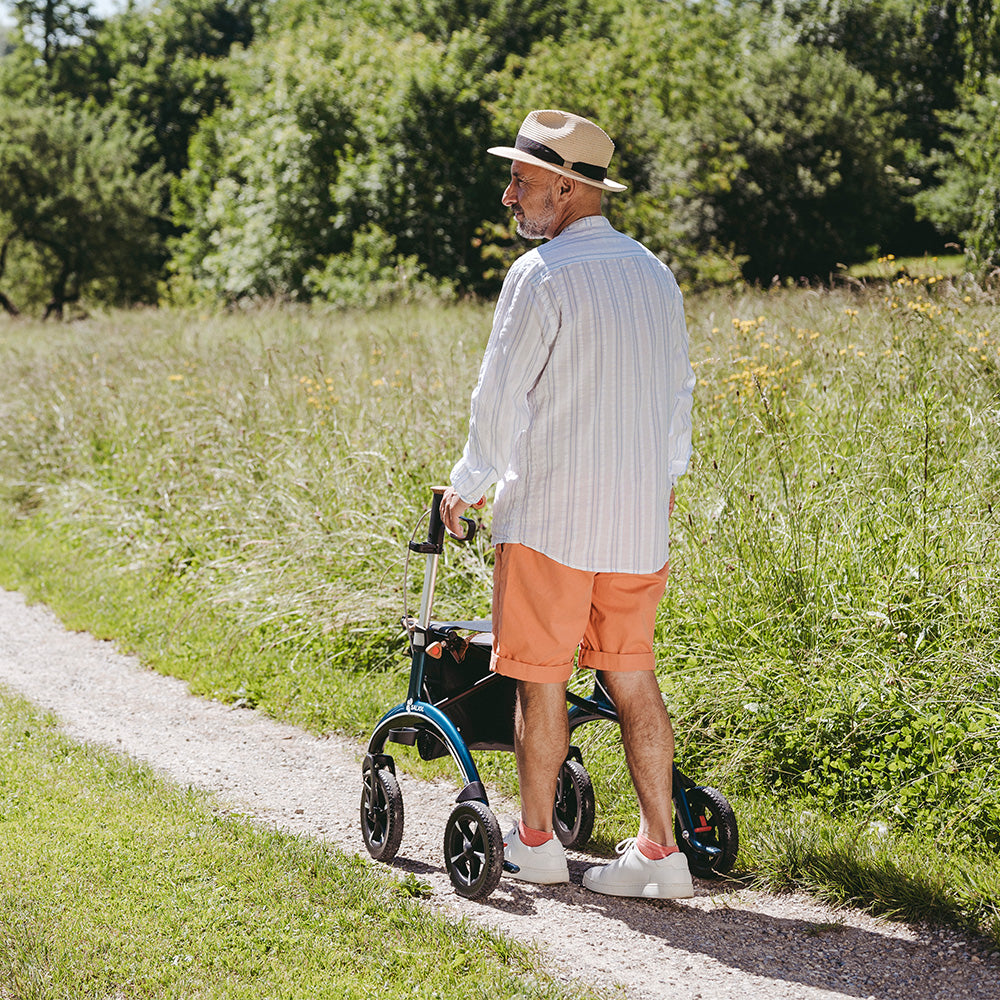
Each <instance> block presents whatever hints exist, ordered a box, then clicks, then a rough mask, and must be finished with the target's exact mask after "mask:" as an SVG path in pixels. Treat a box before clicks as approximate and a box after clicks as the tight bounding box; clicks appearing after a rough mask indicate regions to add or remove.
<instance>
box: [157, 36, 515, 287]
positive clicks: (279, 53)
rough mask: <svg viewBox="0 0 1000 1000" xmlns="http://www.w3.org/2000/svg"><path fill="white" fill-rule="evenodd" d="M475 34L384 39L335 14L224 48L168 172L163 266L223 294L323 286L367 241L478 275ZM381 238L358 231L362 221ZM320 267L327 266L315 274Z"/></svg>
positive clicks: (453, 273)
mask: <svg viewBox="0 0 1000 1000" xmlns="http://www.w3.org/2000/svg"><path fill="white" fill-rule="evenodd" d="M482 48H483V46H482V39H480V38H479V36H477V35H470V34H468V33H461V32H460V33H459V34H458V35H456V36H455V37H454V38H453V39H452V40H451V42H450V43H449V44H447V45H445V44H444V43H441V42H431V41H429V40H428V39H426V38H424V37H421V36H414V37H413V38H407V39H404V40H402V41H395V40H394V39H393V38H392V36H391V35H386V34H385V33H383V32H380V31H376V30H374V29H371V28H367V27H361V28H356V29H355V30H354V31H353V32H352V33H351V34H350V36H349V37H346V38H345V37H344V32H343V25H342V23H341V22H340V21H339V20H337V19H330V20H326V21H323V20H322V19H320V20H318V21H313V22H312V23H310V24H302V25H301V26H299V27H297V28H296V29H295V30H294V31H291V32H285V33H284V34H280V35H276V36H275V37H274V38H272V39H270V40H268V41H267V42H265V43H262V44H260V45H258V46H255V47H254V49H253V51H250V52H247V53H246V54H245V55H242V56H239V57H234V58H233V59H232V60H231V61H230V82H229V85H230V87H231V88H232V93H233V96H234V100H233V104H232V106H231V107H226V108H221V109H220V110H219V111H218V112H217V113H216V114H215V115H213V116H212V117H211V118H209V119H206V121H205V122H204V123H203V126H202V128H201V129H200V130H199V132H198V133H197V134H196V136H195V137H194V140H193V141H192V144H191V163H190V168H189V169H188V170H187V171H186V172H185V174H184V175H183V177H182V178H181V180H180V182H179V183H178V184H177V185H176V186H175V212H176V221H177V224H178V226H179V227H180V228H182V229H184V230H186V232H185V233H184V235H183V236H181V238H180V239H179V240H177V241H176V242H175V243H174V248H175V256H174V260H173V262H172V267H173V268H174V270H175V271H176V272H178V274H183V273H185V272H186V273H189V274H190V275H191V276H192V277H193V279H194V283H195V285H196V286H198V287H200V288H201V289H203V290H205V291H207V292H209V293H210V294H213V295H217V296H220V297H222V298H224V299H230V300H231V299H238V298H241V297H245V296H250V297H259V296H279V297H298V296H308V295H311V294H314V293H315V292H317V291H319V290H322V289H333V288H335V287H336V282H334V281H332V280H330V275H329V273H328V272H329V267H330V266H331V265H330V261H331V259H334V265H332V266H336V264H337V263H338V262H339V261H340V260H342V259H343V255H345V254H352V253H355V252H357V248H359V247H362V246H373V245H375V244H376V243H377V244H378V246H380V247H381V248H382V250H381V251H380V253H382V255H383V256H385V254H386V252H385V249H384V248H385V247H387V246H390V245H391V247H392V251H391V252H389V257H390V258H391V257H392V256H393V255H395V256H397V257H398V258H399V259H400V260H402V261H406V262H407V265H406V266H407V269H409V268H410V263H411V259H415V260H416V261H417V262H418V263H419V266H420V269H421V270H422V271H423V272H424V273H426V274H428V275H430V276H431V277H432V278H449V279H450V278H455V279H457V280H458V281H459V282H461V283H462V284H463V285H464V286H465V287H470V286H473V285H474V284H475V283H476V282H477V281H478V278H479V253H478V250H477V249H476V248H475V247H474V245H473V240H474V237H475V232H476V229H477V227H478V226H479V225H480V224H481V222H482V220H483V219H484V218H489V217H492V216H496V215H498V214H499V211H500V208H499V201H498V198H497V192H496V187H495V183H494V182H493V181H492V180H491V179H490V177H489V175H487V174H486V169H487V168H486V161H487V160H490V161H492V160H493V158H492V157H488V154H487V153H486V147H487V146H488V145H489V142H490V139H491V138H492V136H491V133H490V129H489V115H488V112H487V110H486V108H485V106H484V104H483V101H482V100H481V95H482V94H483V93H484V92H486V90H487V86H488V85H487V84H484V75H485V70H484V66H483V62H482ZM366 232H367V233H370V234H378V239H376V240H375V241H374V242H373V241H372V240H362V241H361V243H356V240H355V236H356V235H357V234H359V233H366ZM323 275H325V277H320V276H323Z"/></svg>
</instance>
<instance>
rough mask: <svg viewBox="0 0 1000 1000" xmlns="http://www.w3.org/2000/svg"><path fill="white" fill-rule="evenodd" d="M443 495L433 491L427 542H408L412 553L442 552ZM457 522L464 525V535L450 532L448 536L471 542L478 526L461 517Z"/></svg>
mask: <svg viewBox="0 0 1000 1000" xmlns="http://www.w3.org/2000/svg"><path fill="white" fill-rule="evenodd" d="M443 495H444V491H443V490H438V489H435V490H434V493H433V495H432V496H431V518H430V521H429V522H428V524H427V540H426V541H424V542H410V548H411V549H412V550H413V551H414V552H422V553H424V554H429V555H440V554H441V553H442V552H443V551H444V533H445V531H446V528H445V526H444V521H442V520H441V498H442V496H443ZM459 520H460V521H461V522H462V523H463V524H464V525H465V534H464V535H454V534H452V533H451V532H450V531H449V532H448V534H449V535H450V536H451V537H452V538H453V539H454V540H455V541H456V542H471V541H472V539H473V538H475V537H476V529H477V527H478V525H477V524H476V522H475V521H474V520H473V519H472V518H471V517H462V518H459Z"/></svg>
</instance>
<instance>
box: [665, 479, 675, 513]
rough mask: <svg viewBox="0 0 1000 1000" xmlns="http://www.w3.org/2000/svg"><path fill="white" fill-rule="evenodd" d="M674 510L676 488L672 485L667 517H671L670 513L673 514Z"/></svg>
mask: <svg viewBox="0 0 1000 1000" xmlns="http://www.w3.org/2000/svg"><path fill="white" fill-rule="evenodd" d="M673 512H674V489H673V487H672V486H671V488H670V506H669V507H668V508H667V517H670V515H671V514H673Z"/></svg>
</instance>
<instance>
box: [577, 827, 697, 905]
mask: <svg viewBox="0 0 1000 1000" xmlns="http://www.w3.org/2000/svg"><path fill="white" fill-rule="evenodd" d="M615 850H616V851H617V852H618V853H619V854H620V855H621V857H620V858H619V859H618V860H617V861H612V862H611V864H609V865H604V866H602V867H598V868H589V869H588V870H587V871H586V872H585V873H584V876H583V884H584V885H585V886H586V887H587V888H588V889H592V890H593V891H594V892H602V893H604V895H605V896H636V897H641V898H644V899H688V898H689V897H691V896H693V895H694V885H693V884H692V882H691V872H690V871H689V870H688V863H687V858H686V857H685V856H684V854H683V852H681V851H677V852H676V853H674V854H670V855H668V856H667V857H665V858H662V859H661V860H659V861H651V860H650V859H649V858H647V857H646V855H645V854H643V853H642V852H641V851H640V850H639V848H638V847H637V846H636V843H635V838H634V837H633V838H630V839H629V840H623V841H622V842H621V843H620V844H619V845H618V846H617V847H616V848H615Z"/></svg>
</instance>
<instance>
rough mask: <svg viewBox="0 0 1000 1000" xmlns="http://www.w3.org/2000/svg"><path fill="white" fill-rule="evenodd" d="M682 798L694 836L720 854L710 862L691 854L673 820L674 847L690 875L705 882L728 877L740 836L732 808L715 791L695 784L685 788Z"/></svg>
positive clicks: (723, 797) (675, 821)
mask: <svg viewBox="0 0 1000 1000" xmlns="http://www.w3.org/2000/svg"><path fill="white" fill-rule="evenodd" d="M685 795H686V797H687V801H688V806H689V807H690V809H691V816H692V817H693V818H694V823H695V828H694V830H693V831H692V832H693V834H694V836H696V837H697V838H698V840H699V841H701V843H702V844H704V845H705V846H706V847H717V848H719V851H720V853H719V854H717V855H716V856H715V858H714V859H710V858H706V857H705V856H704V855H703V854H701V853H699V852H698V851H695V849H694V848H693V847H692V846H691V845H690V844H689V843H688V842H687V841H686V840H685V839H684V837H683V835H682V831H681V824H680V819H679V818H675V819H674V831H675V833H676V835H677V846H678V847H680V849H681V850H682V851H683V852H684V853H685V854H686V855H687V859H688V866H689V867H690V869H691V874H692V875H696V876H697V877H698V878H708V879H711V878H721V877H722V876H723V875H728V874H729V873H730V872H731V871H732V870H733V865H735V864H736V855H737V854H738V853H739V849H740V834H739V830H738V829H737V826H736V814H735V813H734V812H733V807H732V806H731V805H730V804H729V802H728V801H727V800H726V797H725V796H724V795H723V794H722V792H720V791H719V790H718V789H716V788H705V787H702V786H700V785H698V786H695V787H694V788H689V789H687V791H686V792H685Z"/></svg>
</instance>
